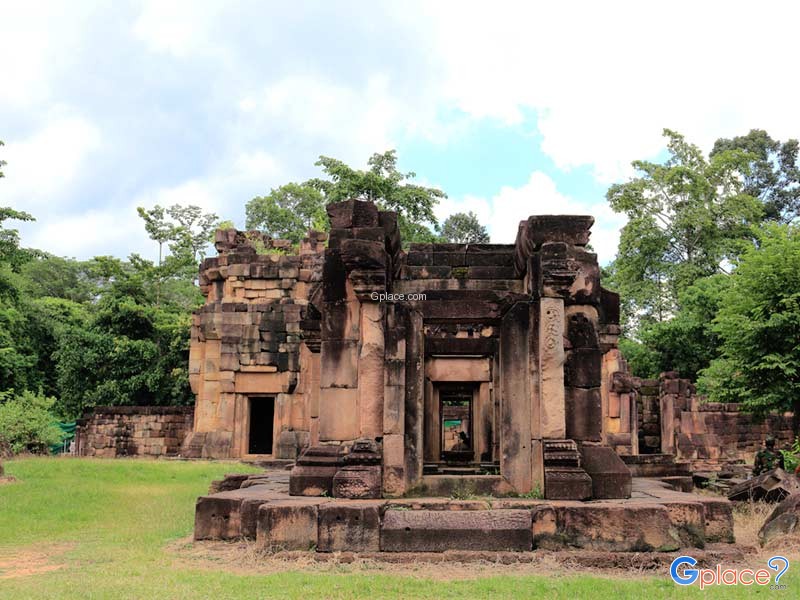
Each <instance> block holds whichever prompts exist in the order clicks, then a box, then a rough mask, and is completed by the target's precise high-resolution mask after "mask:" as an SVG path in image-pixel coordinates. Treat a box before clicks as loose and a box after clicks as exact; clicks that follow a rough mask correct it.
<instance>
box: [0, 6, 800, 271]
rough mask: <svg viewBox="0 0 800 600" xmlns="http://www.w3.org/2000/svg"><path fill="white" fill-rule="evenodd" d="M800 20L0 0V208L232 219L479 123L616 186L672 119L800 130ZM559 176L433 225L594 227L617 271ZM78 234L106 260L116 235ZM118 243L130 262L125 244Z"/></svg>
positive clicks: (96, 218)
mask: <svg viewBox="0 0 800 600" xmlns="http://www.w3.org/2000/svg"><path fill="white" fill-rule="evenodd" d="M7 4H8V3H7ZM798 21H800V5H797V3H788V2H787V3H782V4H770V5H767V6H758V7H754V5H753V4H752V3H743V2H729V3H726V4H725V7H724V10H723V9H722V8H720V7H719V6H716V5H714V4H710V3H698V2H696V1H695V2H691V3H689V2H680V1H676V2H672V3H670V4H669V5H668V6H667V5H664V6H663V7H661V6H655V5H652V6H651V5H648V6H644V5H640V4H621V3H620V4H614V3H608V2H606V3H596V2H585V3H576V2H571V3H530V2H502V3H495V4H487V3H485V2H483V3H477V2H476V3H470V2H465V1H463V0H462V1H459V2H445V1H439V2H424V3H423V2H419V3H418V4H417V5H408V3H404V4H402V5H401V4H398V3H374V4H371V5H369V6H368V7H365V5H364V4H363V3H359V2H353V3H347V2H342V3H336V4H335V5H332V4H330V3H329V4H325V3H320V4H314V5H311V4H309V5H303V4H302V3H301V4H300V5H293V6H291V7H283V6H281V5H277V4H264V3H261V4H259V3H235V4H233V5H231V4H229V3H222V2H202V1H192V2H189V1H177V0H176V1H174V2H157V1H150V2H144V3H143V4H140V5H133V6H131V5H120V6H117V5H115V6H114V7H113V9H111V8H108V7H107V6H106V5H103V4H99V5H93V4H92V3H91V2H81V3H56V2H51V3H46V4H36V5H31V4H25V3H16V4H14V5H11V4H8V5H5V4H4V5H3V9H2V21H0V55H2V56H5V57H8V58H9V60H6V61H5V64H4V71H3V79H2V86H0V122H3V123H4V129H3V130H2V131H0V139H3V140H4V141H5V142H6V146H5V147H4V148H3V151H2V157H3V158H4V159H5V160H7V161H8V166H7V167H6V169H5V173H6V179H4V180H3V182H2V183H0V203H3V204H12V205H14V206H15V207H20V208H23V209H24V208H31V209H33V210H32V211H31V212H34V213H35V214H36V216H37V217H39V219H40V221H39V222H38V223H37V225H36V227H42V229H43V231H45V230H46V231H48V232H50V233H54V232H56V231H57V229H54V228H55V227H57V226H59V227H60V226H63V223H65V222H71V221H70V219H72V218H75V219H78V221H79V222H80V220H81V219H82V218H84V217H86V218H87V219H88V220H87V222H94V223H97V224H98V225H101V226H102V225H103V224H104V223H105V221H103V220H102V219H104V218H106V217H105V216H103V215H106V214H108V215H110V214H117V215H118V219H119V220H120V221H125V220H133V221H134V222H135V223H136V219H135V216H131V215H130V214H129V212H130V211H129V208H130V206H131V205H135V204H137V203H139V204H142V205H152V204H155V203H157V202H158V203H161V204H170V203H175V202H181V203H193V204H200V205H202V206H204V208H206V209H208V210H214V211H216V212H218V214H220V216H222V217H225V218H230V217H233V218H234V219H239V220H241V217H242V210H243V205H244V203H245V202H246V201H247V200H248V199H249V198H250V197H252V196H254V195H257V194H262V193H264V192H265V191H267V190H268V189H269V187H273V186H276V185H280V184H281V183H284V182H285V181H289V180H298V179H305V178H306V177H309V176H313V175H315V174H318V169H316V168H315V167H314V166H313V162H314V160H315V159H316V157H317V156H318V155H319V154H329V155H332V156H336V157H338V158H341V159H343V160H345V161H346V162H348V163H350V164H353V165H356V166H363V164H364V162H365V161H366V159H367V157H368V156H369V155H370V154H371V153H373V152H376V151H382V150H385V149H388V148H392V147H395V146H397V145H398V143H402V142H403V141H409V142H411V143H414V144H419V143H420V140H422V141H423V142H424V143H425V144H437V145H439V146H440V149H441V146H442V145H447V144H458V143H459V138H460V136H461V132H462V131H464V129H465V128H467V129H468V128H469V127H470V126H471V125H473V124H474V122H475V121H477V120H480V119H487V118H488V119H493V120H497V121H498V122H499V123H503V124H508V125H510V126H523V124H524V127H525V128H526V131H529V130H530V129H532V128H534V127H535V129H536V130H537V132H538V134H539V136H540V139H541V149H542V151H543V152H544V153H545V154H546V155H547V156H549V157H550V158H551V159H552V161H553V163H554V164H555V166H556V168H557V169H560V170H564V171H569V170H573V169H576V168H579V167H589V168H590V169H591V170H592V171H593V173H594V175H595V177H596V178H597V179H598V180H599V181H601V182H604V183H607V182H610V181H614V180H618V179H619V178H622V177H625V176H626V175H627V174H629V173H630V166H629V163H630V161H631V160H634V159H638V158H646V157H651V156H654V155H656V154H657V153H658V152H659V151H660V150H661V149H662V148H663V138H662V137H661V129H662V128H663V127H670V128H673V129H677V130H678V131H680V132H681V133H684V134H685V135H686V136H687V138H688V139H689V140H690V141H694V142H697V143H699V144H701V145H702V146H704V147H705V148H706V149H708V148H709V147H710V145H711V144H712V143H713V141H714V140H715V139H716V138H718V137H723V136H733V135H739V134H742V133H745V132H746V131H747V130H748V129H750V128H752V127H760V128H763V129H766V130H767V131H768V132H769V133H770V134H771V135H773V136H774V137H777V138H779V139H787V138H790V137H795V138H800V111H798V110H797V104H798V96H800V94H798V91H800V81H798V80H797V78H796V77H793V76H792V75H791V74H792V73H793V72H794V70H795V69H794V62H795V57H796V55H797V50H798V46H797V42H796V37H797V36H796V32H795V31H794V30H795V28H796V26H795V23H797V22H798ZM534 122H535V125H534ZM6 124H7V125H6ZM165 144H168V145H169V146H165ZM494 151H495V148H492V147H487V148H486V152H487V154H491V153H493V152H494ZM532 154H533V153H532ZM97 157H99V159H98V160H94V159H95V158H97ZM411 158H413V157H411ZM401 160H403V161H406V160H408V158H407V157H406V156H405V155H403V156H401ZM409 166H410V167H417V168H418V169H419V168H420V166H418V165H416V164H413V163H411V164H409ZM525 168H531V169H538V170H539V171H542V169H544V168H546V167H544V166H542V165H536V164H534V165H531V167H525ZM557 175H558V174H557V173H554V172H552V171H551V172H549V173H547V174H545V173H544V172H538V174H537V173H534V175H533V176H532V177H531V179H530V181H529V182H528V183H527V184H525V185H524V186H521V187H520V188H502V189H501V190H500V191H499V192H498V193H497V194H496V195H495V196H494V197H492V198H480V197H477V196H475V195H472V196H470V195H465V196H463V197H461V198H460V199H459V200H458V201H456V200H453V199H448V200H446V201H445V202H443V203H442V206H441V207H440V209H439V214H440V215H441V216H446V215H447V213H450V212H458V211H459V210H473V211H474V212H475V213H476V214H478V216H479V218H480V219H481V220H482V221H484V222H487V223H490V225H491V232H492V234H493V236H494V237H495V238H496V239H498V240H500V239H509V237H513V235H514V232H515V231H516V223H515V222H516V221H518V220H519V219H521V218H523V217H525V216H528V215H529V214H532V213H536V212H554V211H555V208H554V207H559V208H558V211H556V212H583V213H589V214H593V215H595V217H596V218H597V224H596V225H595V232H594V235H593V244H594V245H595V247H596V248H597V249H598V251H599V253H600V256H601V259H602V260H608V259H609V258H610V257H611V255H612V254H613V245H614V240H615V239H616V230H617V229H618V228H619V225H620V224H621V221H620V220H619V217H617V216H616V215H613V213H610V211H609V210H608V208H607V206H606V205H605V203H604V202H603V201H602V199H601V198H598V199H597V200H598V203H597V204H588V203H581V202H578V201H576V200H575V199H572V198H568V197H565V196H564V195H563V194H561V193H560V192H559V191H558V190H557V189H556V188H555V185H553V181H552V180H551V179H550V177H556V179H558V176H557ZM430 176H431V177H434V178H436V175H435V174H430ZM579 176H582V175H579ZM87 182H88V183H87ZM90 184H91V185H90ZM85 188H86V189H85ZM111 203H113V205H112V204H111ZM90 206H94V208H93V209H90V208H89V207H90ZM76 207H81V208H76ZM39 208H46V209H47V210H46V211H43V210H36V209H39ZM92 210H94V211H95V212H92ZM44 213H48V214H44ZM232 213H235V214H232ZM87 215H88V216H87ZM92 220H93V221H92ZM56 221H60V222H61V224H59V223H57V222H56ZM136 226H137V228H138V227H139V224H138V223H136ZM126 227H127V223H126ZM25 231H33V230H32V229H25ZM81 231H82V232H83V235H84V236H85V237H86V238H91V237H92V236H95V237H96V238H97V239H98V240H99V241H98V242H97V244H95V245H94V246H92V247H93V248H97V250H93V251H99V252H104V253H105V252H108V251H109V250H108V249H106V250H103V249H102V248H101V247H100V241H103V240H107V239H108V238H107V236H106V234H105V231H100V230H98V231H96V232H94V233H93V230H91V229H86V228H83V229H82V230H81ZM125 231H127V229H125ZM137 235H138V234H137ZM35 239H36V240H37V243H38V242H43V247H45V248H46V249H52V248H55V247H63V246H62V245H61V242H60V241H59V242H55V241H54V242H52V243H50V242H48V241H47V240H49V239H52V238H51V236H50V234H48V235H43V234H37V235H36V238H35ZM137 239H138V238H137V237H135V236H134V237H132V238H131V247H133V246H136V244H138V242H137V241H136V240H137ZM25 242H26V243H28V244H31V245H33V244H34V242H33V241H30V240H27V239H26V240H25ZM45 242H46V243H45ZM76 243H77V242H76ZM80 243H81V244H82V245H83V246H82V247H85V248H88V247H89V246H90V245H91V244H90V242H89V241H88V240H87V239H82V240H81V242H80ZM114 248H120V249H121V250H120V251H119V253H121V254H122V255H125V254H127V252H126V241H125V240H124V239H118V241H117V244H116V246H114ZM87 251H88V250H87ZM115 251H116V250H115ZM67 253H74V252H69V251H68V252H67Z"/></svg>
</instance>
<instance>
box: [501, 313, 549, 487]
mask: <svg viewBox="0 0 800 600" xmlns="http://www.w3.org/2000/svg"><path fill="white" fill-rule="evenodd" d="M529 328H530V305H529V303H528V302H517V303H516V304H515V305H514V306H512V307H511V308H510V309H509V310H508V311H507V312H506V314H505V316H504V317H503V321H502V325H501V333H500V369H501V375H500V380H501V383H502V400H501V405H500V427H499V433H500V474H501V475H502V476H503V477H505V478H506V480H508V482H509V483H510V484H511V485H512V486H513V487H514V489H515V490H516V491H517V492H518V493H521V494H524V493H527V492H529V491H531V489H532V480H531V478H532V473H533V471H532V467H531V394H530V378H529V376H528V375H529V370H528V369H529V367H528V347H529V341H528V335H529ZM562 398H563V395H562Z"/></svg>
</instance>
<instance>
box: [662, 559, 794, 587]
mask: <svg viewBox="0 0 800 600" xmlns="http://www.w3.org/2000/svg"><path fill="white" fill-rule="evenodd" d="M696 565H697V561H696V560H695V559H694V558H692V557H691V556H679V557H678V558H676V559H675V560H673V561H672V564H671V565H670V567H669V575H670V577H672V581H674V582H675V583H677V584H678V585H692V584H693V583H697V584H698V585H699V586H700V589H701V590H702V589H704V588H706V587H707V586H710V585H769V589H771V590H785V589H786V586H785V585H781V583H780V579H781V577H782V576H783V574H784V573H786V571H787V570H788V569H789V561H788V560H787V559H786V558H785V557H783V556H773V557H772V558H770V559H769V560H768V561H767V566H768V567H769V569H723V568H722V566H721V565H717V567H716V568H715V569H695V568H693V567H695V566H696ZM686 567H689V568H686ZM771 571H775V572H776V573H777V575H775V582H774V583H770V582H771V580H772V573H771Z"/></svg>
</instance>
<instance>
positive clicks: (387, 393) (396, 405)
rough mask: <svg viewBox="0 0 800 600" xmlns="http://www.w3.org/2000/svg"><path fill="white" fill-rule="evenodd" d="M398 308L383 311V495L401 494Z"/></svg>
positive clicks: (402, 368)
mask: <svg viewBox="0 0 800 600" xmlns="http://www.w3.org/2000/svg"><path fill="white" fill-rule="evenodd" d="M404 333H405V327H404V323H403V314H402V311H401V310H400V307H398V306H395V305H393V304H392V305H389V306H388V307H387V309H386V338H385V339H386V345H385V369H383V370H382V374H383V394H382V399H383V424H382V425H383V492H384V495H386V496H397V495H400V494H402V493H403V492H404V491H405V480H406V469H405V392H406V340H405V338H404Z"/></svg>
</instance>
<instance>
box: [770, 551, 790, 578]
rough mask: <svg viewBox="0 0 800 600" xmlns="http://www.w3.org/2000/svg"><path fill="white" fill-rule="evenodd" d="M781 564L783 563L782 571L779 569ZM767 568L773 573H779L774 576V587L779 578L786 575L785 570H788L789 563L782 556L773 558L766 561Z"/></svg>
mask: <svg viewBox="0 0 800 600" xmlns="http://www.w3.org/2000/svg"><path fill="white" fill-rule="evenodd" d="M781 563H783V569H781ZM767 566H768V567H769V568H770V569H772V570H773V571H780V573H778V574H777V575H775V585H778V582H779V581H780V578H781V576H782V575H783V574H784V573H786V570H787V569H788V568H789V561H788V560H787V559H786V558H785V557H783V556H773V557H772V558H770V559H769V560H768V561H767Z"/></svg>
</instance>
